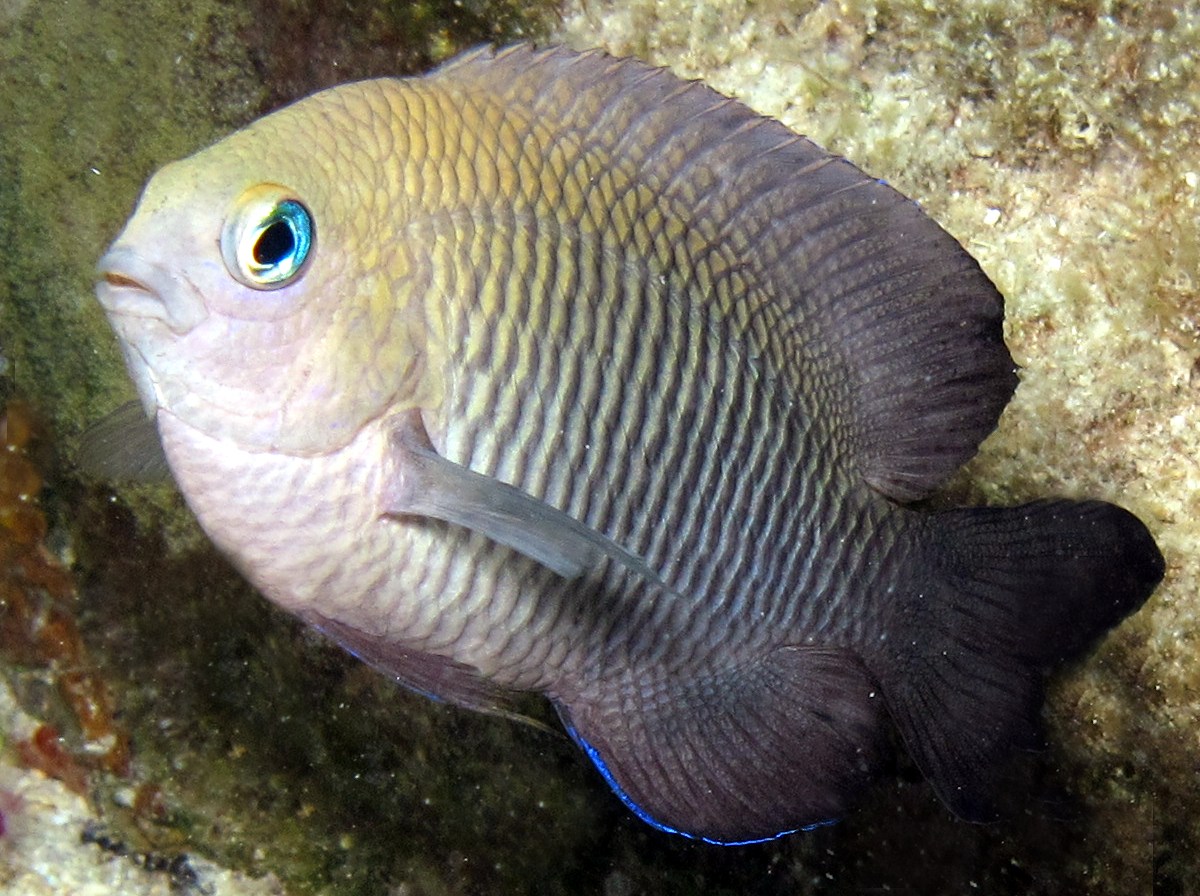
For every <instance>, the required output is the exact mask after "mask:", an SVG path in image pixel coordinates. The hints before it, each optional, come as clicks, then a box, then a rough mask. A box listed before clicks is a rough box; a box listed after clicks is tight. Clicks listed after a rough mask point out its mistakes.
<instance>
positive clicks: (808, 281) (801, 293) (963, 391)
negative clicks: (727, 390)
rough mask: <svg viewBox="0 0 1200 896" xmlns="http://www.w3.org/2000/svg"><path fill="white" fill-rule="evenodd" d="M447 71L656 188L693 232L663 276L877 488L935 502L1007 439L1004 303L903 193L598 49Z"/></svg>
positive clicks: (522, 51)
mask: <svg viewBox="0 0 1200 896" xmlns="http://www.w3.org/2000/svg"><path fill="white" fill-rule="evenodd" d="M432 77H433V78H435V79H438V80H439V81H440V82H443V83H444V84H445V85H446V87H447V88H448V89H454V90H463V91H469V92H471V93H473V94H474V95H475V96H477V97H480V98H487V97H490V98H492V99H493V100H494V101H497V102H499V103H500V104H501V105H502V106H503V107H504V108H505V109H506V110H510V111H511V114H512V115H513V116H514V117H516V116H525V117H526V118H527V119H528V121H529V122H531V123H536V126H537V127H540V128H547V127H550V128H553V129H554V130H556V131H559V132H561V136H562V138H563V139H562V141H560V142H559V143H556V150H557V151H565V150H563V146H565V145H567V144H572V145H574V146H575V147H577V148H576V149H575V150H574V151H575V152H578V153H585V152H587V153H593V154H595V156H596V158H597V159H603V160H605V163H604V164H605V165H607V166H609V167H608V169H606V170H616V169H620V170H623V171H626V172H629V173H630V176H631V177H633V178H636V179H637V180H638V181H639V182H640V183H641V184H642V185H643V186H644V187H646V188H647V189H649V190H652V191H654V192H655V194H656V196H657V197H658V200H657V204H658V207H659V208H660V209H665V210H669V211H670V212H671V213H672V214H674V215H675V216H676V218H677V220H679V221H681V222H682V223H683V228H682V230H683V232H685V233H686V234H687V245H686V247H684V246H682V245H680V244H679V241H675V242H674V243H673V244H672V245H670V246H669V247H668V249H667V250H666V251H667V252H668V253H669V255H668V257H667V258H666V261H667V263H670V264H674V265H677V266H680V267H687V268H691V269H694V270H692V271H689V273H694V275H695V276H694V280H693V282H694V283H695V284H696V285H695V289H696V290H697V294H698V295H700V294H704V293H707V298H706V299H705V301H709V302H715V303H722V305H721V313H723V314H728V315H731V316H732V317H733V319H734V320H735V321H737V322H738V323H739V325H741V326H742V327H743V328H744V336H745V339H746V340H747V344H748V347H749V348H750V349H751V350H752V353H754V354H762V353H767V354H768V357H769V359H770V361H771V362H772V367H773V368H774V369H776V370H778V371H780V372H781V374H782V376H783V377H784V382H785V383H786V386H787V388H788V389H789V391H790V393H791V394H792V395H793V396H795V397H796V398H797V399H798V400H801V401H804V400H805V397H806V396H811V395H816V396H817V398H816V399H809V400H813V401H820V404H819V405H817V406H816V407H815V408H810V412H811V413H814V414H820V415H821V416H822V417H823V418H827V419H829V420H830V421H831V422H830V425H831V426H832V427H834V429H835V433H836V436H837V438H839V440H840V441H841V443H842V444H843V445H844V446H845V448H846V449H847V450H848V451H849V452H850V454H851V456H852V457H853V459H854V462H855V464H856V465H857V467H858V469H859V470H860V472H861V473H862V475H863V476H864V477H865V478H866V480H867V481H868V482H869V483H870V484H871V485H872V486H873V487H875V488H876V489H878V490H879V491H881V492H883V493H884V494H886V495H889V496H891V497H893V498H895V499H898V500H912V499H916V498H919V497H922V496H924V495H926V494H928V493H929V492H930V491H932V490H933V489H935V488H936V487H937V486H938V485H939V484H941V483H942V482H943V481H944V480H945V479H946V478H947V477H949V476H950V474H951V473H953V472H954V470H956V469H957V468H958V467H959V466H960V465H961V464H962V463H963V462H965V461H966V460H967V459H968V458H970V457H971V456H972V455H973V454H974V453H975V451H976V449H977V448H978V446H979V443H980V442H981V441H982V440H983V439H984V437H986V436H987V434H988V433H990V432H991V431H992V429H993V428H995V425H996V422H997V420H998V418H999V415H1000V412H1001V410H1002V409H1003V408H1004V405H1005V404H1006V403H1007V402H1008V399H1009V398H1010V396H1011V394H1012V391H1013V389H1014V388H1015V385H1016V374H1015V370H1014V366H1013V363H1012V359H1011V357H1010V356H1009V353H1008V350H1007V348H1006V347H1005V345H1004V341H1003V336H1002V333H1001V324H1002V320H1003V313H1004V303H1003V298H1002V297H1001V295H1000V294H999V292H998V291H997V290H996V288H995V287H994V286H993V285H992V283H991V281H990V280H989V279H988V278H987V276H986V275H985V274H984V273H983V271H982V270H981V269H980V268H979V265H978V264H977V263H976V262H975V261H974V259H972V258H971V256H970V255H968V254H967V252H966V251H965V250H964V249H963V248H962V247H961V246H960V245H959V244H958V243H957V242H956V241H955V240H954V239H953V237H951V236H950V235H949V234H947V233H946V232H945V231H944V230H942V229H941V227H939V226H938V225H937V224H936V223H935V222H934V221H933V220H932V219H931V218H929V217H928V216H927V215H925V214H924V213H923V212H922V211H921V210H920V208H918V207H917V205H916V204H915V203H914V202H912V201H910V200H908V199H906V198H905V197H904V196H902V195H901V194H899V193H898V192H896V191H895V190H893V189H892V188H891V187H889V186H887V185H886V184H884V183H882V182H880V181H878V180H876V179H874V178H871V177H868V176H867V175H865V174H864V173H863V172H861V171H860V170H859V169H857V168H856V167H854V166H853V165H852V164H850V163H849V162H847V161H846V160H844V159H840V158H837V157H835V156H832V155H830V154H829V153H827V152H825V150H823V149H821V148H820V147H819V146H817V145H815V144H814V143H812V142H811V141H809V140H807V139H805V138H803V137H798V136H796V135H795V134H793V133H792V132H791V131H789V130H788V129H787V128H785V127H784V126H783V125H781V124H779V123H778V122H776V121H773V120H770V119H767V118H763V117H762V116H759V115H756V114H755V113H754V112H752V111H751V110H750V109H748V108H746V107H745V106H743V105H742V104H740V103H738V102H736V101H733V100H730V99H728V98H726V97H723V96H721V95H720V94H718V93H716V92H715V91H713V90H711V89H709V88H707V87H705V86H703V85H702V84H699V83H695V82H686V81H682V80H680V79H678V78H676V77H675V76H673V75H671V74H670V73H669V72H667V71H665V70H663V69H656V68H653V67H651V66H648V65H645V64H644V63H641V62H638V61H636V60H629V59H615V58H613V57H611V56H608V55H607V54H604V53H602V52H599V51H593V52H588V53H582V54H580V53H575V52H573V51H571V50H567V49H562V48H556V49H548V50H537V49H534V48H532V47H530V46H528V45H519V46H516V47H510V48H507V49H504V50H494V49H491V48H483V49H481V50H478V51H476V52H474V53H471V54H468V55H466V56H463V57H460V58H459V59H457V60H455V61H454V62H452V63H450V64H448V65H447V66H445V67H443V68H442V69H439V70H438V71H437V72H435V73H434V75H433V76H432ZM530 127H531V128H532V127H534V124H531V125H530ZM568 138H569V139H568ZM645 249H646V251H648V252H649V251H652V250H657V251H663V249H662V246H661V245H659V244H657V243H656V245H655V246H653V247H652V246H646V247H645Z"/></svg>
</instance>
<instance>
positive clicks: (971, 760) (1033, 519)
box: [868, 501, 1163, 820]
mask: <svg viewBox="0 0 1200 896" xmlns="http://www.w3.org/2000/svg"><path fill="white" fill-rule="evenodd" d="M917 525H920V526H924V527H925V528H926V530H927V531H926V535H927V546H926V549H925V550H924V552H923V554H922V556H921V557H920V558H919V566H920V569H919V571H918V572H916V574H915V576H914V579H913V581H914V582H915V585H914V587H913V588H912V590H911V591H909V592H908V593H907V594H906V595H904V597H903V598H901V599H900V600H899V601H898V602H897V604H896V605H895V607H894V611H893V615H892V616H891V619H890V623H889V626H888V629H887V632H888V634H887V638H886V639H884V640H883V641H881V642H880V644H879V646H878V648H877V650H876V651H874V652H873V655H872V656H870V657H869V658H868V666H869V667H870V668H871V669H872V671H873V672H874V673H875V674H876V675H877V676H878V678H879V679H880V682H881V685H882V689H883V692H884V696H885V698H886V701H887V704H888V707H889V709H890V711H891V713H892V716H893V718H894V719H895V721H896V724H897V726H898V728H899V729H900V732H901V734H902V735H903V737H904V741H905V744H906V746H907V748H908V751H909V753H910V755H911V756H912V757H913V759H914V760H915V762H916V763H917V765H918V766H919V767H920V769H921V771H922V772H923V773H924V774H925V776H926V777H927V778H928V779H929V781H930V782H931V783H932V785H933V787H934V788H935V789H936V791H937V793H938V795H939V796H940V797H941V798H942V800H944V801H945V803H946V804H947V805H948V806H949V807H950V808H951V809H952V810H953V811H954V812H956V813H957V814H958V815H960V816H963V817H965V818H969V819H978V820H982V819H984V818H986V817H988V815H989V805H990V800H989V795H990V789H991V786H992V784H993V779H994V776H995V774H996V771H997V768H998V766H999V765H1000V760H1001V759H1002V758H1003V757H1004V755H1005V754H1006V753H1008V751H1010V750H1011V749H1012V748H1013V747H1019V746H1032V745H1033V744H1034V743H1035V742H1036V729H1037V726H1036V722H1037V716H1038V711H1039V708H1040V706H1041V700H1042V679H1043V676H1044V674H1045V672H1046V671H1047V670H1048V669H1050V668H1051V667H1053V666H1055V665H1056V664H1058V663H1061V662H1063V661H1065V660H1069V659H1071V658H1072V657H1076V656H1079V655H1080V654H1082V653H1084V652H1085V651H1086V650H1088V649H1089V648H1090V647H1091V646H1092V645H1093V644H1094V643H1095V642H1096V641H1097V640H1098V639H1099V638H1100V636H1101V635H1103V634H1104V633H1105V632H1106V631H1108V630H1109V629H1110V628H1112V627H1113V626H1115V625H1116V624H1117V623H1119V622H1120V621H1121V620H1122V619H1124V618H1125V617H1126V616H1128V615H1129V614H1130V613H1132V612H1134V611H1135V610H1136V609H1138V607H1140V606H1141V605H1142V603H1143V602H1144V601H1145V600H1146V598H1147V597H1149V596H1150V593H1151V592H1152V591H1153V590H1154V587H1155V586H1156V585H1157V584H1158V582H1159V581H1160V580H1161V579H1162V576H1163V559H1162V555H1161V554H1160V553H1159V551H1158V548H1157V547H1156V546H1155V544H1154V541H1153V539H1152V538H1151V537H1150V534H1149V532H1147V530H1146V527H1145V526H1144V525H1143V524H1142V523H1141V521H1140V520H1138V519H1137V517H1135V516H1133V515H1132V514H1130V513H1128V512H1127V511H1125V510H1122V509H1121V508H1119V507H1115V506H1113V505H1111V504H1105V503H1103V502H1099V501H1087V502H1074V501H1040V502H1037V503H1033V504H1027V505H1024V506H1022V507H1011V508H973V509H964V510H953V511H948V512H945V513H940V514H934V515H931V516H929V517H927V518H924V520H922V521H921V522H918V523H917Z"/></svg>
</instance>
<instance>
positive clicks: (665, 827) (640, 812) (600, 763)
mask: <svg viewBox="0 0 1200 896" xmlns="http://www.w3.org/2000/svg"><path fill="white" fill-rule="evenodd" d="M564 727H565V728H566V729H567V733H568V734H570V735H571V739H572V740H574V741H575V743H577V744H578V745H579V748H580V749H581V750H583V752H584V753H586V754H587V757H588V758H589V759H591V760H592V762H593V763H595V766H596V768H597V769H598V770H599V771H600V776H601V777H602V778H604V781H605V783H606V784H608V786H609V787H611V788H612V791H613V793H615V794H616V795H617V796H618V797H620V798H621V802H623V803H624V804H625V805H626V806H628V807H629V811H630V812H632V813H633V814H634V815H636V816H637V817H638V818H640V819H641V820H642V821H644V822H646V824H648V825H650V827H652V828H657V829H658V830H660V831H665V832H666V833H668V834H678V835H679V836H680V837H686V838H687V839H689V840H698V841H700V842H701V843H710V844H712V845H713V846H753V845H754V844H755V843H769V842H771V841H772V840H778V839H779V838H780V837H786V836H788V835H789V834H796V833H799V832H800V831H812V830H816V829H817V828H823V827H828V826H829V825H832V824H837V822H838V820H839V819H836V818H830V819H828V820H826V821H817V822H814V823H813V824H806V825H803V826H801V827H798V828H789V829H788V830H786V831H779V832H778V833H776V834H771V835H770V836H769V837H756V838H754V839H751V840H715V839H713V838H712V837H705V836H703V835H701V834H692V833H690V832H688V831H683V830H680V829H679V828H673V827H671V826H670V825H669V824H663V823H662V822H661V821H659V820H658V819H656V818H655V817H654V816H653V815H651V814H650V813H649V812H647V811H646V810H645V809H643V808H642V807H641V806H639V805H638V804H637V803H636V802H634V801H633V800H632V799H631V798H630V796H629V794H627V793H626V792H625V791H624V789H623V788H622V787H621V785H620V784H618V783H617V779H616V778H615V777H613V773H612V772H611V771H609V770H608V764H607V763H605V761H604V759H603V758H602V757H601V756H600V751H599V750H597V749H596V748H595V747H593V746H592V745H591V744H590V743H588V742H587V740H586V739H585V738H584V737H583V735H581V734H580V733H579V732H578V731H576V730H575V729H574V727H572V726H571V725H564Z"/></svg>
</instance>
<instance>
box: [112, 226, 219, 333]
mask: <svg viewBox="0 0 1200 896" xmlns="http://www.w3.org/2000/svg"><path fill="white" fill-rule="evenodd" d="M96 298H97V299H99V301H100V304H101V306H102V307H103V308H104V310H105V312H106V313H107V314H108V315H109V317H110V318H112V319H113V321H114V323H115V322H116V321H117V320H118V319H138V320H144V321H158V322H161V323H162V324H164V325H165V326H166V327H167V328H168V329H170V330H171V331H172V332H173V333H175V334H177V335H182V334H183V333H186V332H187V331H188V330H191V329H192V328H193V327H195V326H196V325H197V324H199V323H200V322H201V321H203V320H204V318H205V317H207V316H208V311H207V309H206V308H205V305H204V300H203V299H202V298H201V296H200V293H199V291H198V290H197V289H196V287H195V286H194V285H193V284H192V283H191V282H189V281H188V280H187V279H186V278H184V277H181V276H178V275H176V274H173V273H171V272H169V271H167V270H166V269H165V268H163V267H161V266H160V265H157V264H155V263H154V262H152V261H148V260H147V259H145V258H143V257H142V256H141V255H139V254H138V253H137V252H136V251H135V250H133V249H130V248H125V247H120V246H117V247H114V248H112V249H110V250H109V251H108V252H107V253H105V255H104V257H103V258H101V259H100V261H99V263H98V264H97V266H96Z"/></svg>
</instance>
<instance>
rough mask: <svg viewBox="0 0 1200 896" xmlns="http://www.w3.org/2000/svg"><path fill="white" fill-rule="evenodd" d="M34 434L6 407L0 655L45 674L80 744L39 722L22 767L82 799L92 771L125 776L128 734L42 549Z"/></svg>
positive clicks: (16, 406)
mask: <svg viewBox="0 0 1200 896" xmlns="http://www.w3.org/2000/svg"><path fill="white" fill-rule="evenodd" d="M35 435H36V429H35V418H34V415H33V414H32V412H31V411H30V409H29V407H28V406H27V405H25V404H23V403H21V402H10V403H9V405H8V407H7V408H6V409H5V411H4V416H3V418H0V449H2V450H0V650H2V651H3V652H4V654H5V658H6V659H7V660H8V661H9V662H15V663H20V664H25V665H33V666H41V667H45V668H47V669H48V670H49V671H50V673H51V675H52V677H53V680H54V682H55V685H56V688H57V691H58V694H59V696H60V698H61V699H62V701H63V703H64V704H65V705H66V706H67V707H69V709H70V711H71V718H72V720H73V721H74V722H75V723H76V724H77V726H78V732H79V739H80V743H79V744H78V746H77V747H76V748H74V749H69V748H67V747H66V746H64V742H63V737H62V735H61V734H60V733H59V731H58V729H57V728H56V727H54V726H53V725H50V724H43V725H42V726H40V727H39V728H38V729H37V730H36V731H35V732H34V734H33V735H32V737H30V738H29V739H27V740H22V741H19V742H18V743H17V744H16V747H17V750H18V752H19V754H20V758H21V760H22V762H23V763H24V764H25V765H27V766H29V767H31V768H37V769H40V770H41V771H43V772H45V773H46V774H48V775H50V776H51V777H55V778H58V779H59V780H61V781H63V782H64V783H65V784H67V785H68V786H69V787H70V788H71V789H72V790H74V791H76V792H77V793H80V794H86V793H87V789H88V774H89V772H91V771H93V770H103V771H106V772H109V773H111V774H114V775H119V776H121V777H126V776H128V775H129V772H130V749H129V735H128V733H127V732H126V731H125V730H124V729H123V728H122V727H121V726H120V725H119V724H118V723H117V721H116V719H115V718H114V715H113V706H112V699H111V697H110V695H109V690H108V687H107V686H106V684H105V683H104V681H103V679H102V678H101V677H100V675H99V673H98V671H97V670H96V668H95V666H94V665H93V664H92V663H91V662H90V660H89V659H88V654H87V649H86V647H85V646H84V644H83V640H82V638H81V637H80V634H79V627H78V625H77V624H76V622H75V615H74V606H73V605H74V602H75V599H76V591H75V583H74V580H73V578H72V576H71V573H70V571H69V570H67V569H66V567H64V566H63V564H62V563H61V562H60V561H59V560H58V559H57V558H56V557H55V556H54V554H53V553H51V551H50V550H49V549H48V548H47V547H46V544H45V539H46V534H47V524H46V517H45V515H44V514H43V512H42V509H41V507H40V505H39V501H38V494H39V492H40V491H41V489H42V477H41V474H40V473H39V472H38V470H37V468H36V467H35V466H34V464H33V461H32V460H31V459H30V457H29V449H30V446H31V443H32V442H33V439H34V438H35Z"/></svg>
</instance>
